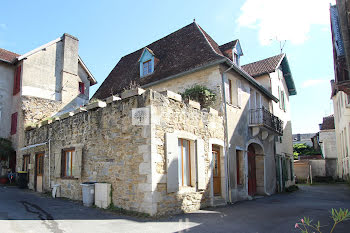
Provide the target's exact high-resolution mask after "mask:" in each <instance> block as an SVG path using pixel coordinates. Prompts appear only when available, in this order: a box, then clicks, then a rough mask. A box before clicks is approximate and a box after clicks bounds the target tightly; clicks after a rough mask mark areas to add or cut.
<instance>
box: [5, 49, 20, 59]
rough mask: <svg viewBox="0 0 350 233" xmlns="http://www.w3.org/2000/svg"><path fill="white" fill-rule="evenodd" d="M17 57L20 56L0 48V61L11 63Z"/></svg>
mask: <svg viewBox="0 0 350 233" xmlns="http://www.w3.org/2000/svg"><path fill="white" fill-rule="evenodd" d="M18 56H20V55H19V54H17V53H13V52H10V51H8V50H5V49H2V48H0V60H3V61H6V62H12V61H13V60H14V59H15V58H16V57H18Z"/></svg>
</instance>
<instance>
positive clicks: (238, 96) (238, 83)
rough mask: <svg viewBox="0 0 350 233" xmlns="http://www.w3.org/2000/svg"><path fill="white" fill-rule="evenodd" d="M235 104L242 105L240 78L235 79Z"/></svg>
mask: <svg viewBox="0 0 350 233" xmlns="http://www.w3.org/2000/svg"><path fill="white" fill-rule="evenodd" d="M237 106H238V107H241V106H242V83H241V80H237Z"/></svg>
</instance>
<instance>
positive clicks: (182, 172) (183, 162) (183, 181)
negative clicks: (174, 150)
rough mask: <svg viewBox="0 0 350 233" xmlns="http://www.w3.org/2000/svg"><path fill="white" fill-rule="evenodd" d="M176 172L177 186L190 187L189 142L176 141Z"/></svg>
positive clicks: (183, 140) (184, 140)
mask: <svg viewBox="0 0 350 233" xmlns="http://www.w3.org/2000/svg"><path fill="white" fill-rule="evenodd" d="M178 150H179V153H178V164H179V165H178V172H179V185H180V186H191V143H190V141H189V140H186V139H182V138H179V139H178Z"/></svg>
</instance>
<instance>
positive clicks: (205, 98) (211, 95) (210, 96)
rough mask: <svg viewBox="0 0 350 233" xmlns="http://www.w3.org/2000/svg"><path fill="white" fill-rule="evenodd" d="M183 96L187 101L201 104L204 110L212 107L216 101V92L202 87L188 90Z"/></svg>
mask: <svg viewBox="0 0 350 233" xmlns="http://www.w3.org/2000/svg"><path fill="white" fill-rule="evenodd" d="M181 96H182V98H183V99H185V100H188V99H191V100H194V101H197V102H199V103H200V104H201V106H202V107H204V108H207V107H210V106H212V105H213V104H214V102H215V100H216V94H215V92H214V91H212V90H210V89H209V88H207V87H205V86H201V85H195V86H193V87H191V88H188V89H186V90H185V91H184V92H183V93H182V94H181Z"/></svg>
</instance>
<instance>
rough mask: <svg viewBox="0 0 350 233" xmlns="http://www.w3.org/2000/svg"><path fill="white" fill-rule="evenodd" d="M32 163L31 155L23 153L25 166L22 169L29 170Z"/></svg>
mask: <svg viewBox="0 0 350 233" xmlns="http://www.w3.org/2000/svg"><path fill="white" fill-rule="evenodd" d="M29 163H30V155H23V168H22V170H23V171H25V172H27V171H28V165H29Z"/></svg>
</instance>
